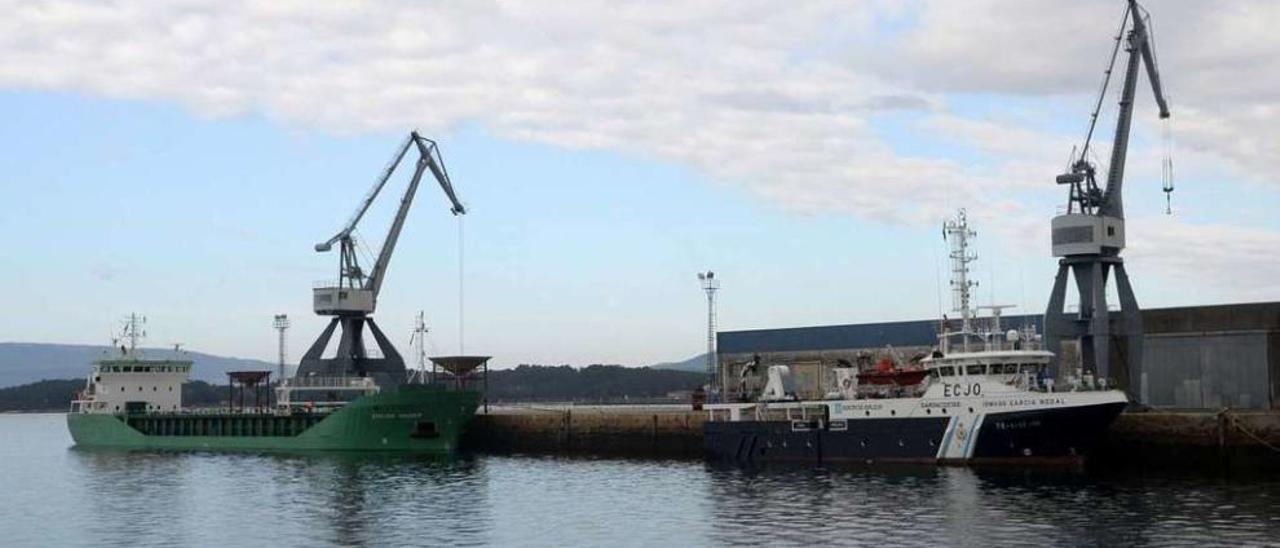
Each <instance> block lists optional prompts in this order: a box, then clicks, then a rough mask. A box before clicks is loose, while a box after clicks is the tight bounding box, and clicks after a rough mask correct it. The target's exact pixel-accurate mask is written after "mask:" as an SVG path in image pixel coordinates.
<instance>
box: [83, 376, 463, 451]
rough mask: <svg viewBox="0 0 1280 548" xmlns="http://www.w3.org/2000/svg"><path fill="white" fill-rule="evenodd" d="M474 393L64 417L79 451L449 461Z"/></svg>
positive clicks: (399, 393) (424, 391)
mask: <svg viewBox="0 0 1280 548" xmlns="http://www.w3.org/2000/svg"><path fill="white" fill-rule="evenodd" d="M479 401H480V395H479V393H477V392H475V391H471V390H447V389H445V388H443V387H441V386H439V385H403V386H400V387H398V388H397V389H394V390H388V391H384V392H381V393H377V394H371V395H367V396H364V397H361V398H359V399H357V400H355V401H352V402H351V403H349V404H347V405H345V406H343V407H341V408H339V409H337V410H335V411H332V412H327V413H309V412H298V411H297V410H295V411H294V412H292V413H271V412H263V413H246V412H235V413H231V412H227V411H219V410H209V411H207V412H205V411H201V412H182V413H138V414H101V413H96V414H95V413H74V412H73V413H68V414H67V426H68V428H69V429H70V431H71V437H72V438H73V439H74V440H75V442H76V445H77V446H80V447H113V448H125V449H178V450H191V449H197V450H199V449H208V450H224V449H226V450H263V451H274V450H280V451H293V450H303V451H305V450H336V451H397V452H415V453H435V454H442V453H451V452H453V451H455V450H456V449H457V447H458V438H459V436H460V435H461V433H462V429H463V428H464V427H465V426H466V425H467V423H468V422H469V421H470V420H471V418H472V416H474V415H475V410H476V407H477V406H478V404H479Z"/></svg>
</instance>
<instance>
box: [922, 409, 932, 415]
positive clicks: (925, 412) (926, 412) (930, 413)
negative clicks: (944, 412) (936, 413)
mask: <svg viewBox="0 0 1280 548" xmlns="http://www.w3.org/2000/svg"><path fill="white" fill-rule="evenodd" d="M924 414H926V415H932V414H933V410H932V409H925V410H924Z"/></svg>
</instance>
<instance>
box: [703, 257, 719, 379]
mask: <svg viewBox="0 0 1280 548" xmlns="http://www.w3.org/2000/svg"><path fill="white" fill-rule="evenodd" d="M698 281H700V282H702V290H703V291H705V292H706V293H707V399H708V400H709V401H712V402H715V401H719V394H720V393H721V390H720V389H719V388H720V387H718V386H716V384H717V383H716V381H717V379H718V377H719V376H720V375H718V374H717V373H718V371H717V367H716V291H717V290H719V289H720V280H717V279H716V273H715V272H712V271H710V270H708V271H706V272H699V273H698Z"/></svg>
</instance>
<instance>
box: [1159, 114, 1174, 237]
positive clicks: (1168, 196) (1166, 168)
mask: <svg viewBox="0 0 1280 548" xmlns="http://www.w3.org/2000/svg"><path fill="white" fill-rule="evenodd" d="M1163 133H1164V135H1163V139H1164V158H1163V159H1162V161H1161V162H1160V182H1161V186H1162V189H1163V190H1164V213H1165V215H1173V203H1172V196H1173V124H1172V123H1171V122H1169V119H1168V118H1165V119H1164V128H1163Z"/></svg>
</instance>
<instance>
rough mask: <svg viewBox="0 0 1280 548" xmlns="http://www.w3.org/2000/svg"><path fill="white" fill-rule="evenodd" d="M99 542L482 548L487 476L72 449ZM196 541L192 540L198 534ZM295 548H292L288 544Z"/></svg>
mask: <svg viewBox="0 0 1280 548" xmlns="http://www.w3.org/2000/svg"><path fill="white" fill-rule="evenodd" d="M69 453H70V454H71V455H72V457H73V458H72V462H73V463H74V464H75V466H76V470H75V472H76V475H77V476H78V477H81V478H83V479H84V481H83V483H82V485H83V488H84V490H85V495H86V496H87V497H89V498H90V499H92V500H98V501H102V502H103V504H95V505H94V506H93V507H92V511H91V512H90V513H89V516H88V518H89V521H88V524H87V531H86V532H87V533H88V535H89V536H90V537H91V538H116V539H129V543H130V544H135V545H140V546H150V545H156V546H159V545H169V546H172V545H192V544H205V543H208V542H209V541H210V539H220V538H227V537H228V536H230V538H235V539H237V540H240V541H255V540H256V541H258V542H263V543H266V542H276V541H279V540H281V539H291V540H292V541H293V542H296V543H298V544H308V545H316V544H320V545H343V546H350V545H365V544H371V545H383V544H396V543H399V544H403V543H405V542H411V543H414V544H429V545H438V544H451V545H478V544H483V543H484V542H485V540H486V538H485V534H486V531H488V529H489V528H490V527H489V526H488V522H489V520H490V516H489V513H488V511H487V508H488V507H489V504H488V503H487V489H485V486H486V484H487V480H486V469H485V466H484V465H483V464H482V463H478V462H476V461H474V460H471V459H457V458H453V459H439V458H430V457H421V456H398V455H378V454H374V455H364V454H303V455H298V454H250V453H225V454H224V453H198V452H192V453H185V452H123V451H102V450H82V449H74V448H73V449H71V450H70V451H69ZM188 535H194V537H192V536H188ZM286 542H289V541H286Z"/></svg>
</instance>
